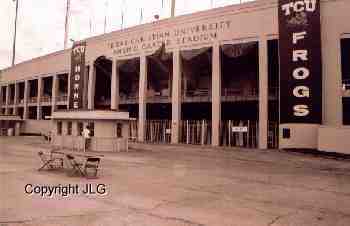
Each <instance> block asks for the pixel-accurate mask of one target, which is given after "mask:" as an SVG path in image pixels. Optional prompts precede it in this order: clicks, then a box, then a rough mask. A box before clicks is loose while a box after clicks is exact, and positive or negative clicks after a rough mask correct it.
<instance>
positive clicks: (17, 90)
mask: <svg viewBox="0 0 350 226" xmlns="http://www.w3.org/2000/svg"><path fill="white" fill-rule="evenodd" d="M18 104H19V83H17V82H16V83H15V98H14V103H13V105H14V107H13V114H14V115H17V114H18Z"/></svg>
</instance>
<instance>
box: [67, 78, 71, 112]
mask: <svg viewBox="0 0 350 226" xmlns="http://www.w3.org/2000/svg"><path fill="white" fill-rule="evenodd" d="M70 76H71V74H70V73H68V78H67V81H68V90H67V109H69V104H70V95H71V93H70V86H71V78H70Z"/></svg>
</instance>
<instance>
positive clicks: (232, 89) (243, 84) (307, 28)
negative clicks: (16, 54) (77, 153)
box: [0, 0, 350, 153]
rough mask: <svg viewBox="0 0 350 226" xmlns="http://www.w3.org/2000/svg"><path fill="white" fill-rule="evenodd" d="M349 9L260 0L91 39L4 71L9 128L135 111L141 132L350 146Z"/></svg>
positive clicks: (202, 140) (316, 0)
mask: <svg viewBox="0 0 350 226" xmlns="http://www.w3.org/2000/svg"><path fill="white" fill-rule="evenodd" d="M349 12H350V2H349V1H348V0H279V1H278V0H257V1H253V2H249V3H243V4H237V5H231V6H226V7H221V8H216V9H211V10H207V11H202V12H198V13H193V14H190V15H183V16H178V17H175V18H169V19H164V20H159V21H155V22H152V23H148V24H142V25H139V26H135V27H131V28H127V29H123V30H118V31H114V32H111V33H108V34H104V35H100V36H96V37H91V38H88V39H86V40H81V41H80V42H76V43H75V44H74V45H73V47H72V49H67V50H64V51H59V52H55V53H52V54H49V55H46V56H42V57H38V58H35V59H32V60H29V61H26V62H22V63H19V64H17V65H15V66H14V67H10V68H7V69H5V70H3V71H2V74H1V81H0V86H1V87H0V109H1V111H0V112H1V116H0V127H1V128H2V131H3V134H5V133H7V130H8V128H13V129H14V131H15V134H17V135H18V134H39V133H41V134H43V133H49V132H50V131H55V132H56V133H60V134H61V135H62V136H80V132H79V131H81V130H82V127H83V126H82V125H84V123H85V124H88V125H89V127H90V129H91V130H92V131H93V132H95V133H96V132H97V131H96V128H95V125H94V123H93V122H92V121H90V119H87V118H84V117H81V118H80V119H79V120H81V121H79V120H73V121H72V122H70V121H69V120H68V121H67V120H65V121H60V120H53V118H54V117H53V116H54V115H55V113H57V112H65V113H66V114H67V115H69V114H72V115H73V114H74V115H76V114H75V113H76V112H74V111H84V112H87V111H92V112H93V114H95V116H96V117H102V116H103V114H105V113H106V112H109V111H113V112H129V116H130V118H132V119H134V120H131V121H130V122H129V129H128V133H129V140H131V141H133V142H146V143H172V144H177V143H182V144H198V145H213V146H231V147H246V148H262V149H266V148H272V149H274V148H308V149H318V150H323V151H331V152H341V153H350V149H349V147H350V126H349V125H350V62H348V61H350V23H348V21H349V20H350V15H349ZM77 56H78V57H77ZM76 61H79V62H78V63H77V62H76ZM76 73H78V74H76ZM99 114H102V115H99ZM90 117H92V118H93V117H94V116H93V115H92V116H91V114H90ZM72 131H73V132H72ZM99 131H100V132H99V133H101V132H102V133H103V131H102V130H99Z"/></svg>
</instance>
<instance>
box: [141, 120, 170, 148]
mask: <svg viewBox="0 0 350 226" xmlns="http://www.w3.org/2000/svg"><path fill="white" fill-rule="evenodd" d="M145 141H146V142H147V143H163V144H165V143H170V141H171V120H146V136H145Z"/></svg>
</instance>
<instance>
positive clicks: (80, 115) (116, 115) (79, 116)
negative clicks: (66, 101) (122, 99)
mask: <svg viewBox="0 0 350 226" xmlns="http://www.w3.org/2000/svg"><path fill="white" fill-rule="evenodd" d="M51 119H54V120H58V119H63V120H130V118H129V112H122V111H98V110H97V111H55V112H53V114H52V116H51Z"/></svg>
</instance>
